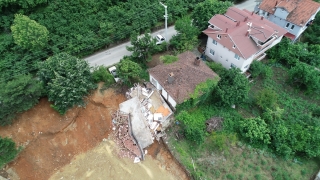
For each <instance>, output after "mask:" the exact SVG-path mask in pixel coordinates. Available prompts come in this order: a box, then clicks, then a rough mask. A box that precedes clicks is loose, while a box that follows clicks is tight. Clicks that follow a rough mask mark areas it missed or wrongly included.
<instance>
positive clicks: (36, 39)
mask: <svg viewBox="0 0 320 180" xmlns="http://www.w3.org/2000/svg"><path fill="white" fill-rule="evenodd" d="M11 30H12V35H13V39H14V42H15V43H16V44H18V45H19V46H22V47H23V48H25V49H31V50H33V49H38V48H41V47H44V46H45V45H46V44H47V42H48V35H49V31H48V30H47V28H46V27H44V26H42V25H40V24H38V23H37V22H36V21H34V20H31V19H30V18H29V17H27V16H25V15H22V14H16V15H15V18H14V21H13V25H12V26H11Z"/></svg>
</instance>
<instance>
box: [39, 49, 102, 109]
mask: <svg viewBox="0 0 320 180" xmlns="http://www.w3.org/2000/svg"><path fill="white" fill-rule="evenodd" d="M38 75H39V77H40V79H41V80H42V81H43V84H44V87H45V90H46V93H47V95H48V98H49V101H52V102H53V104H52V105H51V107H53V108H54V109H55V110H57V111H58V112H59V113H60V114H65V113H66V111H67V110H68V109H69V108H71V107H73V106H74V105H78V106H84V105H85V103H84V100H83V97H84V96H85V95H87V94H88V93H89V91H90V90H91V89H93V88H95V87H96V86H95V84H94V83H93V80H92V77H91V73H90V67H89V64H88V62H86V61H85V60H83V59H78V58H76V57H74V56H71V55H69V54H67V53H60V54H57V55H54V56H52V57H50V58H49V59H47V60H46V61H44V62H42V63H40V64H39V72H38Z"/></svg>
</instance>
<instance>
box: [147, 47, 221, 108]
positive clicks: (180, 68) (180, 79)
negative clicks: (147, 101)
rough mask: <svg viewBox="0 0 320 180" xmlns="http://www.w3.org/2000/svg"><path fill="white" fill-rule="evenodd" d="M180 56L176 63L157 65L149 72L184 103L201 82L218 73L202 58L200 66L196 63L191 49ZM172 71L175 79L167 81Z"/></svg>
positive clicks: (166, 89) (176, 98) (178, 100)
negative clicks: (170, 81)
mask: <svg viewBox="0 0 320 180" xmlns="http://www.w3.org/2000/svg"><path fill="white" fill-rule="evenodd" d="M178 58H179V60H178V61H176V62H174V63H171V64H162V65H157V66H156V67H154V68H151V69H149V73H150V74H151V75H152V76H153V77H154V78H155V79H156V80H157V81H158V82H159V84H160V85H161V86H162V87H163V89H164V90H165V91H167V93H168V94H169V95H170V96H171V97H172V98H173V99H174V100H175V101H176V102H177V103H182V102H183V101H184V100H186V99H189V98H190V94H192V93H193V92H194V90H195V88H196V86H197V85H198V84H199V83H201V82H205V81H206V80H207V79H209V78H211V79H212V78H215V77H218V75H217V74H216V73H215V72H213V71H212V70H211V69H210V68H209V67H208V66H207V65H206V64H205V63H204V62H202V60H200V64H199V66H196V65H194V60H195V59H196V56H195V55H194V54H193V53H192V52H190V51H187V52H184V53H182V54H179V55H178ZM170 73H173V74H174V76H173V77H174V81H173V82H172V83H171V84H169V83H168V81H167V78H168V75H169V74H170Z"/></svg>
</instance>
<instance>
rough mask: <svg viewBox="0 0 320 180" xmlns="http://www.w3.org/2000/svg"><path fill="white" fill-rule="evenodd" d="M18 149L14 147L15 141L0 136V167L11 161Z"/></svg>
mask: <svg viewBox="0 0 320 180" xmlns="http://www.w3.org/2000/svg"><path fill="white" fill-rule="evenodd" d="M19 151H20V149H19V148H16V143H15V142H14V141H12V139H9V138H2V137H1V136H0V168H2V167H3V165H5V164H6V163H8V162H10V161H12V160H13V159H14V158H15V157H16V156H17V154H18V153H19Z"/></svg>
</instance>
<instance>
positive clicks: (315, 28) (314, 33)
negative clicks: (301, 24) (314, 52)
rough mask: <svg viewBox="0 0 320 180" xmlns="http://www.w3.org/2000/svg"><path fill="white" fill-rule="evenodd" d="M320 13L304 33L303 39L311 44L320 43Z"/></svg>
mask: <svg viewBox="0 0 320 180" xmlns="http://www.w3.org/2000/svg"><path fill="white" fill-rule="evenodd" d="M319 29H320V13H318V14H317V15H316V17H315V19H314V21H313V23H312V25H310V26H309V27H308V28H307V30H306V31H305V32H304V33H303V36H302V37H303V38H302V39H303V41H304V42H308V43H310V44H320V31H319Z"/></svg>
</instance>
